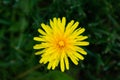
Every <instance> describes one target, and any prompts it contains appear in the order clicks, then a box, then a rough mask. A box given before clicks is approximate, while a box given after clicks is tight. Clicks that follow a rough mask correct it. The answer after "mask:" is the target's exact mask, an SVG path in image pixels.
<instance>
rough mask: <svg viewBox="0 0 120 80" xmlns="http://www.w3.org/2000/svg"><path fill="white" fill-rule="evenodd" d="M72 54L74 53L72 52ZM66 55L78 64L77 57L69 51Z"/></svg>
mask: <svg viewBox="0 0 120 80" xmlns="http://www.w3.org/2000/svg"><path fill="white" fill-rule="evenodd" d="M73 54H74V53H73ZM67 55H68V56H69V58H70V59H71V61H72V62H73V63H74V64H75V65H78V62H77V59H76V57H75V56H74V55H72V53H71V52H69V53H67Z"/></svg>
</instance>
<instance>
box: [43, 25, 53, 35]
mask: <svg viewBox="0 0 120 80" xmlns="http://www.w3.org/2000/svg"><path fill="white" fill-rule="evenodd" d="M41 26H42V28H43V29H44V30H45V31H46V33H48V34H50V33H51V28H50V26H48V25H45V24H44V23H42V24H41Z"/></svg>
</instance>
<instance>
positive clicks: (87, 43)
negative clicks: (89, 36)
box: [74, 41, 89, 46]
mask: <svg viewBox="0 0 120 80" xmlns="http://www.w3.org/2000/svg"><path fill="white" fill-rule="evenodd" d="M74 45H78V46H87V45H89V42H86V41H84V42H75V43H74Z"/></svg>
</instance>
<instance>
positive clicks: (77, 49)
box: [76, 47, 87, 55]
mask: <svg viewBox="0 0 120 80" xmlns="http://www.w3.org/2000/svg"><path fill="white" fill-rule="evenodd" d="M76 51H78V52H80V53H81V54H83V55H87V52H86V51H85V50H84V49H82V48H80V47H77V48H76Z"/></svg>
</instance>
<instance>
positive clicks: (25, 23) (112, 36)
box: [0, 0, 120, 80]
mask: <svg viewBox="0 0 120 80" xmlns="http://www.w3.org/2000/svg"><path fill="white" fill-rule="evenodd" d="M63 16H65V17H66V18H67V22H69V21H70V20H71V19H74V20H75V21H79V22H80V25H79V26H82V27H85V28H86V32H85V33H84V34H85V35H88V36H89V39H88V41H89V42H90V46H88V47H85V50H86V51H87V52H88V55H87V56H85V60H84V61H80V62H79V65H78V66H75V65H73V63H70V70H68V71H66V72H64V73H62V72H60V69H59V67H58V68H56V70H54V71H52V70H50V71H49V70H47V69H46V67H47V65H42V64H39V63H38V61H39V57H40V56H35V55H34V52H35V50H33V48H32V46H33V45H34V44H35V41H33V37H34V36H38V34H39V33H38V32H37V29H38V28H39V27H40V23H42V22H44V23H49V19H52V18H53V17H63ZM0 80H120V0H0Z"/></svg>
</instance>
